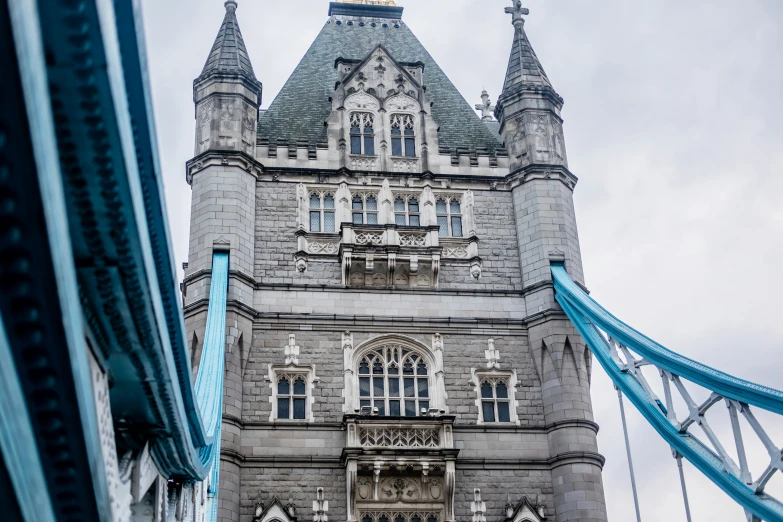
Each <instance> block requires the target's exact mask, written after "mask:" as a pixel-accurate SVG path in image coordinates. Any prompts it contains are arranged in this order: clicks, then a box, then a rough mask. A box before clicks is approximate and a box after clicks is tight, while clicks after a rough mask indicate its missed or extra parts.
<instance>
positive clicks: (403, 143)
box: [390, 114, 416, 158]
mask: <svg viewBox="0 0 783 522" xmlns="http://www.w3.org/2000/svg"><path fill="white" fill-rule="evenodd" d="M390 121H391V138H392V156H405V157H408V158H415V157H416V130H415V125H414V118H413V116H412V115H410V114H392V116H391V119H390Z"/></svg>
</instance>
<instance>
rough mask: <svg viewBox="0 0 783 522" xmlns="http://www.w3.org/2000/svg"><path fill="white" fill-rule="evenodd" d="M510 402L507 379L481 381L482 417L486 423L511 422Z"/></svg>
mask: <svg viewBox="0 0 783 522" xmlns="http://www.w3.org/2000/svg"><path fill="white" fill-rule="evenodd" d="M510 401H511V398H510V396H509V393H508V382H507V381H506V380H505V379H484V380H483V381H481V415H482V419H483V420H484V422H511V409H510Z"/></svg>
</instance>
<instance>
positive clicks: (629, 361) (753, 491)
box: [552, 265, 783, 522]
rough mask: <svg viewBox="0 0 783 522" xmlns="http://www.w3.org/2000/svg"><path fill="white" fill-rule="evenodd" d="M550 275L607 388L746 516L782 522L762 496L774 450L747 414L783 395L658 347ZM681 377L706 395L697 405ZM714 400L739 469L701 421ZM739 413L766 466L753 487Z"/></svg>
mask: <svg viewBox="0 0 783 522" xmlns="http://www.w3.org/2000/svg"><path fill="white" fill-rule="evenodd" d="M552 275H553V278H554V283H555V297H556V299H557V301H558V303H559V304H560V306H561V307H562V308H563V310H564V311H565V313H566V315H568V317H569V319H571V321H572V322H573V324H574V326H575V327H576V328H577V330H578V331H579V333H580V334H581V335H582V337H583V338H584V339H585V341H586V342H587V345H588V346H589V347H590V350H591V351H592V353H593V354H594V355H595V357H596V359H597V360H598V362H599V363H600V364H601V366H602V367H603V368H604V370H605V371H606V372H607V374H608V375H609V377H610V378H611V379H612V381H613V382H614V383H615V385H616V386H617V387H618V388H619V389H620V390H621V391H622V392H623V393H624V394H625V395H626V396H627V397H628V399H629V400H630V401H631V403H632V404H633V405H634V406H635V407H636V408H637V409H638V410H639V412H640V413H641V414H642V416H643V417H644V418H645V420H647V422H649V423H650V425H651V426H652V427H653V428H654V429H655V430H656V431H657V432H658V434H659V435H660V436H661V437H662V438H663V439H664V440H665V441H666V442H667V443H668V444H669V445H670V446H671V447H672V448H673V449H674V450H675V451H676V452H677V453H679V454H681V455H682V456H683V457H685V458H686V459H687V460H688V461H690V462H691V463H692V464H693V465H694V466H695V467H696V468H697V469H698V470H699V471H700V472H701V473H703V474H704V475H705V476H707V477H708V478H709V479H710V480H711V481H712V482H714V483H715V484H716V485H718V486H719V487H720V488H721V489H722V490H723V491H724V492H726V493H727V494H728V495H729V496H730V497H731V498H732V499H733V500H735V501H736V502H737V503H738V504H740V505H741V506H742V507H743V508H744V509H745V510H746V511H747V512H750V513H753V514H754V515H756V516H757V517H759V518H761V519H762V520H766V521H768V522H783V503H781V502H780V501H779V500H778V499H776V498H774V497H772V496H770V495H768V494H766V493H765V492H764V486H765V485H766V483H767V482H768V481H769V479H770V478H771V476H772V475H773V474H774V473H775V472H778V471H783V458H782V453H781V449H780V447H779V446H775V445H774V443H773V441H772V440H771V438H770V437H769V435H768V434H767V433H766V431H765V430H764V429H763V427H762V426H761V424H760V423H759V421H758V420H757V419H756V417H755V416H754V415H753V413H752V411H751V406H755V407H758V408H761V409H764V410H767V411H770V412H772V413H775V414H780V412H781V411H783V393H781V392H780V391H778V390H774V389H772V388H768V387H765V386H761V385H758V384H754V383H750V382H747V381H744V380H742V379H738V378H736V377H733V376H730V375H727V374H725V373H723V372H720V371H718V370H715V369H713V368H710V367H708V366H705V365H703V364H700V363H697V362H695V361H691V360H690V359H688V358H686V357H683V356H681V355H679V354H676V353H674V352H672V351H670V350H668V349H666V348H664V347H663V346H661V345H659V344H657V343H655V342H654V341H652V340H651V339H649V338H647V337H646V336H644V335H642V334H640V333H639V332H637V331H636V330H634V329H633V328H631V327H629V326H628V325H626V324H625V323H623V322H621V321H620V320H618V319H617V318H615V317H614V316H612V315H611V314H610V313H609V312H608V311H606V310H605V309H604V308H603V307H601V306H600V305H599V304H598V303H597V302H596V301H594V300H593V299H592V298H590V297H589V296H588V295H587V294H586V293H585V292H584V291H583V290H582V289H581V288H579V287H578V286H577V285H576V284H575V283H574V282H573V281H572V280H571V278H570V277H569V276H568V274H567V272H566V271H565V268H564V267H563V266H562V265H554V266H553V267H552ZM635 354H638V355H639V356H641V357H640V358H637V357H636V356H635ZM647 365H653V366H655V367H656V368H657V369H658V371H659V373H660V375H661V377H662V382H663V389H664V400H665V404H664V403H663V401H661V400H660V399H659V398H658V397H657V396H656V394H655V393H654V392H653V391H652V389H651V387H650V386H649V384H648V383H647V381H646V379H645V377H644V375H643V374H642V372H641V371H640V370H641V368H642V367H644V366H647ZM683 379H686V380H688V381H691V382H692V383H694V384H696V385H698V386H701V387H702V388H705V389H707V390H709V391H711V392H712V394H711V395H710V397H709V398H708V399H707V400H706V401H704V402H703V403H702V404H697V403H696V402H695V401H694V400H693V398H692V397H691V395H690V392H689V391H688V390H687V388H686V387H685V386H684V384H683V383H682V380H683ZM672 383H673V384H674V388H675V390H674V391H676V392H678V393H680V396H681V397H682V399H683V401H684V402H685V403H686V406H687V408H688V415H687V417H686V418H684V419H683V420H682V421H679V420H678V419H677V418H676V412H675V411H674V407H673V400H672V388H671V384H672ZM721 402H725V403H726V405H727V406H728V409H727V411H728V412H729V415H730V420H731V424H732V429H733V433H734V442H735V444H736V449H737V454H738V458H739V461H740V463H739V465H737V463H735V462H734V461H733V459H732V458H731V457H730V456H729V454H728V452H727V451H726V450H725V448H724V446H723V445H722V443H721V442H720V440H719V438H718V437H717V436H716V435H715V433H714V432H713V431H712V429H711V427H710V425H709V422H708V421H707V419H706V417H705V415H706V413H707V411H708V410H709V409H710V408H711V407H713V406H714V405H716V404H718V403H721ZM740 414H741V415H742V416H743V418H745V420H746V421H747V423H748V424H749V425H750V427H751V429H752V431H753V432H754V433H755V434H756V435H757V436H758V438H759V439H760V441H761V443H762V444H763V445H764V447H765V448H766V449H767V452H768V453H769V456H770V464H769V466H768V467H767V468H766V469H765V470H764V471H763V472H762V473H761V474H760V475H759V477H758V478H757V479H756V481H755V482H751V473H750V470H749V468H748V463H747V458H746V455H745V446H744V442H743V439H742V431H741V429H740V427H739V415H740ZM694 424H695V425H698V426H699V427H700V428H701V429H702V431H703V432H704V433H705V435H706V437H707V439H708V442H709V443H710V445H711V446H712V448H710V446H708V445H707V444H705V443H703V442H701V441H700V440H699V439H698V438H697V437H696V436H695V435H694V434H692V433H690V432H689V431H688V429H689V428H690V427H691V426H693V425H694Z"/></svg>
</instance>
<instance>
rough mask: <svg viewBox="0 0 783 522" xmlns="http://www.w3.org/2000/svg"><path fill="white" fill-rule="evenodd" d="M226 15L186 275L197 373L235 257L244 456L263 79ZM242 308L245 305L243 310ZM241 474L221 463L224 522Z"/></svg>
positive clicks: (211, 66) (229, 437)
mask: <svg viewBox="0 0 783 522" xmlns="http://www.w3.org/2000/svg"><path fill="white" fill-rule="evenodd" d="M225 7H226V14H225V16H224V18H223V23H222V24H221V26H220V30H219V32H218V35H217V38H215V43H214V44H213V46H212V50H211V51H210V53H209V57H208V58H207V62H206V64H205V65H204V69H203V70H202V71H201V74H200V75H199V76H198V78H196V80H195V81H194V82H193V101H194V103H195V106H196V119H197V122H196V143H195V157H194V158H193V159H192V160H191V161H190V162H188V166H187V177H188V182H189V183H190V185H191V190H192V203H191V216H190V249H189V256H188V265H187V268H186V270H185V280H184V282H183V293H184V295H185V325H186V327H187V335H188V343H189V345H190V346H191V350H192V354H191V357H192V361H193V365H194V368H195V367H196V365H198V363H199V359H200V355H201V349H202V347H203V340H204V331H205V327H206V315H207V307H206V304H205V301H206V300H207V299H208V297H209V296H208V292H209V285H210V275H211V269H212V254H213V252H215V251H218V250H221V251H228V252H229V263H230V264H229V270H230V275H229V282H228V287H229V289H228V302H229V303H230V304H229V306H228V307H227V310H226V361H225V365H226V366H225V368H226V372H225V388H224V394H223V427H222V450H223V451H224V452H236V451H238V450H239V442H238V441H239V428H238V427H237V424H236V422H235V421H236V419H239V418H241V415H242V373H243V369H244V367H245V364H246V363H247V358H248V353H249V349H250V343H251V339H252V335H253V328H252V324H253V320H252V316H251V315H249V314H248V313H247V311H246V310H247V307H249V306H250V305H252V302H253V284H252V281H253V279H252V275H253V266H254V265H253V263H254V255H255V252H254V250H255V234H254V230H255V220H256V182H257V176H258V172H259V167H260V166H259V165H258V164H257V163H256V161H255V148H256V132H257V131H256V127H257V122H258V107H259V106H260V104H261V91H262V85H261V82H259V81H258V79H257V78H256V75H255V72H254V71H253V66H252V64H251V62H250V56H249V55H248V52H247V48H246V47H245V42H244V39H243V38H242V33H241V32H240V30H239V23H238V22H237V15H236V10H237V2H236V1H235V0H228V1H226V2H225ZM237 303H239V305H237ZM239 487H240V473H239V466H238V465H237V464H236V463H235V462H233V461H228V460H221V463H220V488H219V492H218V496H219V499H220V505H219V508H218V513H217V517H218V522H234V521H236V520H238V517H239Z"/></svg>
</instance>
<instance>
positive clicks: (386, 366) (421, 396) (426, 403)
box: [357, 345, 431, 417]
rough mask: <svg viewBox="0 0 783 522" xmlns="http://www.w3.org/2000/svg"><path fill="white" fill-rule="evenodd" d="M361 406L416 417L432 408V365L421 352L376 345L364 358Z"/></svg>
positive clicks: (360, 361)
mask: <svg viewBox="0 0 783 522" xmlns="http://www.w3.org/2000/svg"><path fill="white" fill-rule="evenodd" d="M357 373H358V375H359V406H361V407H364V406H370V407H373V408H377V409H378V415H382V416H393V417H399V416H405V417H415V416H417V415H423V414H426V412H427V411H428V410H429V408H430V374H431V371H430V368H428V365H427V362H426V361H425V360H424V357H422V356H421V355H420V354H418V353H416V352H414V351H411V350H408V349H406V348H404V347H402V346H399V345H388V346H383V347H380V348H376V349H374V350H372V351H370V352H368V353H367V354H365V355H364V356H363V357H362V358H361V359H359V367H358V371H357Z"/></svg>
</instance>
